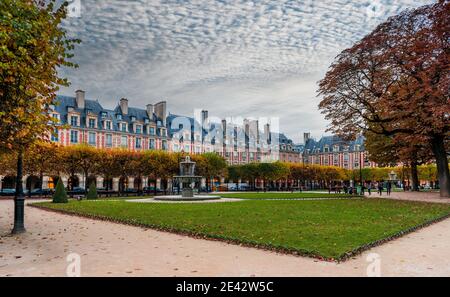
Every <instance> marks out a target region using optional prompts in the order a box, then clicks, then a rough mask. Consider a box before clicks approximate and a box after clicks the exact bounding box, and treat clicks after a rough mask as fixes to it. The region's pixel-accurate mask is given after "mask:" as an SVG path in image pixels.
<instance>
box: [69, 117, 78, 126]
mask: <svg viewBox="0 0 450 297" xmlns="http://www.w3.org/2000/svg"><path fill="white" fill-rule="evenodd" d="M70 125H72V126H74V127H77V126H78V117H77V116H71V117H70Z"/></svg>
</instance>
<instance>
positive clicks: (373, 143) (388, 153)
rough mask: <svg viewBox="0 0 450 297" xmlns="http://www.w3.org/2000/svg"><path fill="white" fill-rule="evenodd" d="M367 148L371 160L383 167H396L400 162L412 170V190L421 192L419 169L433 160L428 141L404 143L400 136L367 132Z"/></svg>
mask: <svg viewBox="0 0 450 297" xmlns="http://www.w3.org/2000/svg"><path fill="white" fill-rule="evenodd" d="M365 137H366V141H365V147H366V150H367V151H368V153H369V159H370V160H372V161H375V162H377V163H378V165H381V166H396V165H397V164H398V163H399V162H401V163H403V164H405V165H406V166H408V168H410V170H411V181H412V190H413V191H418V190H419V186H420V185H419V177H418V171H417V167H418V166H419V165H421V164H425V163H427V162H429V161H430V160H432V159H433V154H432V151H431V147H430V145H429V143H427V142H426V141H413V142H404V137H402V136H398V135H392V136H386V135H383V134H375V133H372V132H370V131H366V132H365Z"/></svg>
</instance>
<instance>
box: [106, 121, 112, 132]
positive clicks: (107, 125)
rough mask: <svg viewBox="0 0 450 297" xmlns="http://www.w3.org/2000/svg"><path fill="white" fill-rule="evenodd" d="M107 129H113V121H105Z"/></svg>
mask: <svg viewBox="0 0 450 297" xmlns="http://www.w3.org/2000/svg"><path fill="white" fill-rule="evenodd" d="M105 129H106V130H111V121H105Z"/></svg>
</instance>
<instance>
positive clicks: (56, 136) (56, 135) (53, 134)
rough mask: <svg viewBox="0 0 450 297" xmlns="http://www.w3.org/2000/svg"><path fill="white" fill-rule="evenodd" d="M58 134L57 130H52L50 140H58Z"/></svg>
mask: <svg viewBox="0 0 450 297" xmlns="http://www.w3.org/2000/svg"><path fill="white" fill-rule="evenodd" d="M58 136H59V135H58V130H56V129H55V131H53V133H52V137H51V139H52V141H54V142H58V140H59V137H58Z"/></svg>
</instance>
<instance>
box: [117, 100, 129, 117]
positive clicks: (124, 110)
mask: <svg viewBox="0 0 450 297" xmlns="http://www.w3.org/2000/svg"><path fill="white" fill-rule="evenodd" d="M119 105H120V110H122V114H124V115H126V114H128V99H127V98H122V99H120V103H119Z"/></svg>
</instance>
